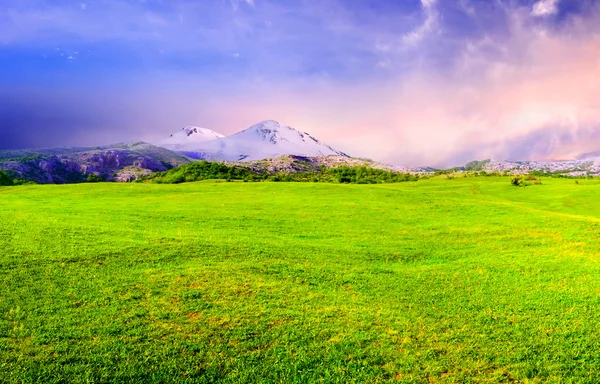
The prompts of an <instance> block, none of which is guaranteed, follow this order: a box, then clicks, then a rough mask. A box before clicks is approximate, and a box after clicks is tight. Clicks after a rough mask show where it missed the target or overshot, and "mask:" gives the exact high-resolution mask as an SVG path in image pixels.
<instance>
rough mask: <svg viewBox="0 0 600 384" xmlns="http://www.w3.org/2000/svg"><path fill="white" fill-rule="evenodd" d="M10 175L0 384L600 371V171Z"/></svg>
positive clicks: (546, 378) (2, 236) (458, 377)
mask: <svg viewBox="0 0 600 384" xmlns="http://www.w3.org/2000/svg"><path fill="white" fill-rule="evenodd" d="M542 182H543V183H542V184H541V185H532V186H529V187H514V186H512V185H510V182H509V178H508V177H469V178H456V179H453V180H449V179H447V178H446V177H436V178H431V179H428V180H419V181H418V182H404V183H398V184H380V185H345V184H325V183H272V182H257V183H242V182H229V183H227V182H215V181H209V182H196V183H184V184H177V185H167V184H116V183H98V184H76V185H45V186H37V185H26V186H18V187H3V188H0V382H2V383H30V382H43V383H67V382H68V383H77V382H87V383H108V382H128V383H141V382H156V383H170V382H172V383H186V382H187V383H213V382H223V383H259V382H260V383H308V382H324V383H329V382H331V383H336V382H357V383H363V382H369V383H377V382H406V383H413V382H414V383H422V382H440V383H445V382H525V383H527V382H531V383H534V382H557V383H558V382H561V383H569V382H577V383H581V382H584V383H585V382H588V383H597V382H598V381H600V328H599V324H600V252H599V249H600V203H599V202H600V181H598V180H579V181H578V184H576V183H575V182H574V181H573V180H568V179H553V178H543V179H542Z"/></svg>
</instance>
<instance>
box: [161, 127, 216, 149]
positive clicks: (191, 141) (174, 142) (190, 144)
mask: <svg viewBox="0 0 600 384" xmlns="http://www.w3.org/2000/svg"><path fill="white" fill-rule="evenodd" d="M223 137H225V136H224V135H221V134H220V133H218V132H215V131H213V130H212V129H208V128H200V127H193V126H188V127H185V128H181V130H180V131H178V132H176V133H174V134H172V135H171V136H170V137H169V138H168V139H166V140H164V141H162V142H160V143H157V145H158V146H160V147H163V148H166V149H169V150H173V151H194V150H196V149H197V148H198V146H199V145H200V144H201V143H204V142H206V141H210V140H216V139H221V138H223Z"/></svg>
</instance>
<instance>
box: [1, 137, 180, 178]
mask: <svg viewBox="0 0 600 384" xmlns="http://www.w3.org/2000/svg"><path fill="white" fill-rule="evenodd" d="M189 161H190V160H189V159H188V158H186V157H185V156H182V155H180V154H177V153H174V152H171V151H169V150H167V149H164V148H159V147H155V146H153V145H151V144H148V143H143V142H139V143H131V144H119V145H113V146H106V147H96V148H52V149H41V150H38V149H35V150H18V151H0V169H2V170H4V171H5V172H6V173H8V174H9V175H10V176H11V177H13V178H15V179H23V180H30V181H34V182H36V183H40V184H64V183H78V182H83V181H86V180H88V178H90V175H95V176H94V177H93V179H96V180H105V181H132V180H135V179H137V178H139V177H141V176H145V175H149V174H151V173H153V172H159V171H166V170H168V169H170V168H173V167H175V166H178V165H181V164H185V163H188V162H189Z"/></svg>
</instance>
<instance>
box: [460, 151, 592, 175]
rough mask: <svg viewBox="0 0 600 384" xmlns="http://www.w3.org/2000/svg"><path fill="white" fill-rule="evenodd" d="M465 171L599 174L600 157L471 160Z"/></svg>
mask: <svg viewBox="0 0 600 384" xmlns="http://www.w3.org/2000/svg"><path fill="white" fill-rule="evenodd" d="M462 168H463V169H464V170H466V171H486V172H504V171H508V172H511V173H529V172H532V171H537V172H543V173H547V174H554V175H564V176H593V177H598V176H600V157H598V156H596V157H589V158H582V159H578V160H565V161H507V160H505V161H494V160H483V161H472V162H470V163H468V164H467V165H465V166H464V167H462Z"/></svg>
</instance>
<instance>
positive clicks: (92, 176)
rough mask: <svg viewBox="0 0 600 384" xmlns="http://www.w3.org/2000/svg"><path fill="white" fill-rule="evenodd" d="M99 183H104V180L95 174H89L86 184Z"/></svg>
mask: <svg viewBox="0 0 600 384" xmlns="http://www.w3.org/2000/svg"><path fill="white" fill-rule="evenodd" d="M101 181H104V179H102V178H101V177H100V176H98V175H96V174H95V173H90V174H89V175H88V177H87V182H88V183H99V182H101Z"/></svg>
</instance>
